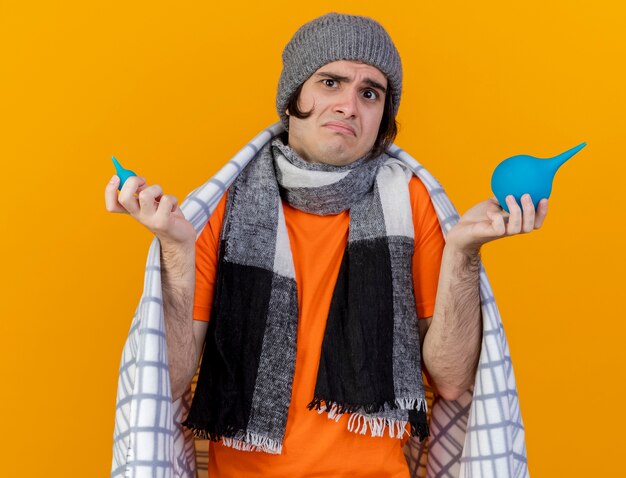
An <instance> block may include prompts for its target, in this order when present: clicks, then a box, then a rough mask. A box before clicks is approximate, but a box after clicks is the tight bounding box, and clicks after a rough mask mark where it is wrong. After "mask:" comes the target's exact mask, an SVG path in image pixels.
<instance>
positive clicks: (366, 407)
mask: <svg viewBox="0 0 626 478" xmlns="http://www.w3.org/2000/svg"><path fill="white" fill-rule="evenodd" d="M307 408H308V409H309V410H313V409H315V410H317V411H318V413H323V412H328V415H329V416H328V418H335V416H336V415H343V414H344V413H361V414H365V415H373V414H376V413H379V412H381V411H385V410H397V409H400V410H423V411H424V412H426V411H427V410H428V409H427V404H426V400H425V399H424V398H396V399H395V400H393V401H389V400H388V401H385V402H381V403H367V404H361V405H356V404H348V403H341V402H336V401H334V400H326V399H323V398H317V397H316V398H314V399H313V400H311V402H310V403H309V404H308V405H307Z"/></svg>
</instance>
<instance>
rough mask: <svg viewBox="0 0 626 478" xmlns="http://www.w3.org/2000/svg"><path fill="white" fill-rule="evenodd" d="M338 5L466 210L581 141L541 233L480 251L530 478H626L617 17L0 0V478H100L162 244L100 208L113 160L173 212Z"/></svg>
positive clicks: (414, 148)
mask: <svg viewBox="0 0 626 478" xmlns="http://www.w3.org/2000/svg"><path fill="white" fill-rule="evenodd" d="M327 11H341V12H346V13H357V14H365V15H369V16H372V17H375V18H376V19H378V20H379V21H380V22H381V23H383V25H385V26H386V27H387V29H388V31H389V32H390V34H391V36H392V37H393V38H394V40H395V42H396V45H397V47H398V49H399V51H400V53H401V55H402V59H403V65H404V72H405V79H404V94H403V99H402V105H401V107H400V113H399V118H398V119H399V122H400V124H401V130H400V134H399V136H398V139H397V143H398V144H399V145H401V146H402V147H404V148H405V149H407V150H408V151H409V152H410V153H411V154H413V155H414V156H415V157H417V158H418V159H419V160H420V161H421V162H422V163H423V164H424V165H425V166H426V167H427V168H428V169H429V170H430V171H431V172H432V173H433V174H435V176H436V177H437V178H438V179H439V180H440V181H441V182H442V184H443V185H444V187H445V188H446V190H447V192H448V194H449V196H450V197H451V199H452V200H453V201H454V202H455V204H456V206H457V208H458V209H459V210H460V211H461V212H463V211H465V210H466V209H468V208H469V207H470V206H471V205H473V204H475V203H477V202H479V201H481V200H483V199H486V198H487V197H489V196H490V194H491V193H490V190H489V182H490V177H491V172H492V171H493V168H494V167H495V166H496V165H497V164H498V163H499V162H500V161H501V160H502V159H504V158H506V157H508V156H512V155H514V154H520V153H526V154H531V155H535V156H539V157H547V156H552V155H554V154H557V153H559V152H561V151H564V150H565V149H568V148H570V147H572V146H574V145H576V144H578V143H580V142H582V141H587V143H588V146H587V148H585V149H584V150H583V151H582V152H581V153H579V154H578V155H577V156H576V157H574V158H573V159H572V160H571V161H570V162H568V163H567V164H566V165H565V166H563V167H562V168H561V170H560V171H559V173H558V175H557V177H556V181H555V187H554V190H553V196H552V199H551V204H550V213H549V215H548V219H547V222H546V224H545V226H544V228H542V229H541V230H539V231H537V232H535V233H533V234H531V235H527V236H520V237H515V238H510V239H507V240H501V241H499V242H496V243H492V244H489V245H487V246H486V247H485V248H484V249H483V256H484V262H485V265H486V268H487V271H488V273H489V277H490V279H491V281H492V283H493V287H494V291H495V294H496V298H497V300H498V304H499V307H500V311H501V313H502V316H503V318H504V323H505V327H506V331H507V336H508V339H509V342H510V347H511V353H512V356H513V362H514V367H515V372H516V377H517V381H518V388H519V393H520V397H521V406H522V413H523V417H524V422H525V425H526V430H527V446H528V456H529V463H530V471H531V473H532V475H533V476H535V477H551V476H568V477H579V476H580V477H582V476H615V475H616V474H619V473H620V472H621V470H622V467H623V465H622V460H621V457H622V456H623V451H622V448H623V444H624V439H623V430H624V429H625V427H626V421H625V418H624V416H625V414H624V410H623V404H622V402H623V394H624V391H625V390H624V388H625V387H624V376H625V374H624V369H623V367H624V364H625V360H624V350H625V349H626V346H625V344H624V337H625V335H626V327H625V326H624V322H623V319H624V312H623V306H622V304H621V303H620V304H619V305H618V301H620V302H621V301H622V295H623V292H624V272H623V271H624V268H625V266H626V260H625V259H626V257H625V253H624V243H625V241H624V239H625V236H626V234H625V227H624V221H623V219H622V218H621V214H622V212H623V201H622V196H623V195H622V194H620V192H621V191H623V189H624V188H623V187H621V184H622V181H623V177H624V175H625V173H626V168H625V166H624V162H625V160H626V154H625V152H626V151H625V149H626V148H625V147H624V134H623V133H624V130H625V128H624V126H626V124H625V123H626V122H625V121H624V114H625V111H626V93H625V88H624V84H626V74H625V67H624V64H625V59H626V56H625V53H626V52H625V50H626V7H624V6H623V4H622V3H621V2H617V1H615V2H607V1H604V2H603V1H597V0H596V1H593V2H592V1H573V0H568V1H565V0H558V1H551V2H546V1H545V0H541V1H540V0H526V1H524V2H501V1H484V2H480V1H479V2H437V3H435V2H426V1H421V2H409V1H405V2H392V1H386V2H379V3H372V6H367V4H366V3H364V2H363V1H334V2H326V1H318V2H309V3H308V4H306V5H300V4H298V5H297V6H296V3H294V2H293V0H291V1H273V2H267V3H256V2H255V3H250V4H244V3H241V2H220V3H219V4H217V5H209V4H207V2H178V3H175V2H161V1H157V2H155V1H153V2H121V1H107V2H78V1H74V2H71V1H59V2H31V1H24V0H21V1H9V0H0V94H1V95H2V98H1V100H2V101H1V102H0V112H1V115H0V122H1V123H0V138H1V141H0V146H1V148H2V153H3V158H2V169H3V178H4V181H3V191H4V193H3V201H2V202H3V204H4V206H3V207H2V211H3V213H2V214H1V215H0V218H1V221H2V222H1V226H2V229H1V231H2V232H1V237H0V251H1V252H2V262H1V269H0V271H1V274H0V294H1V300H0V318H1V319H0V327H1V329H0V341H1V344H0V364H1V367H2V369H1V377H2V382H1V383H2V402H1V403H2V405H1V409H2V415H3V417H2V429H3V434H2V438H0V440H1V442H2V443H1V446H0V450H1V451H0V453H1V456H2V464H1V465H0V466H1V468H0V470H1V472H0V474H2V475H3V476H20V477H24V476H40V475H45V476H47V477H56V476H59V477H60V476H63V477H67V476H89V477H91V476H94V477H95V476H107V474H108V470H109V466H110V460H111V443H112V431H113V414H114V404H115V394H116V381H117V369H118V365H119V359H120V353H121V349H122V346H123V343H124V340H125V338H126V334H127V331H128V328H129V324H130V319H131V317H132V315H133V312H134V310H135V307H136V305H137V302H138V300H139V297H140V295H141V291H142V279H143V267H144V264H145V259H146V253H147V250H148V246H149V244H150V241H151V236H150V234H149V232H148V231H147V230H145V229H143V228H142V227H141V226H140V225H138V224H136V223H134V221H133V220H132V219H130V218H129V217H122V216H119V215H112V214H108V213H107V212H106V211H105V208H104V199H103V190H104V186H105V185H106V183H107V181H108V180H109V178H110V177H111V175H112V174H113V172H114V171H113V167H112V164H111V159H110V158H111V155H116V156H117V157H118V158H119V159H120V161H121V162H122V164H124V165H125V166H127V167H129V168H131V169H133V170H135V171H137V172H138V173H140V174H141V175H144V176H146V177H147V178H148V181H149V182H158V183H159V184H161V185H162V186H163V187H164V189H165V190H166V191H167V192H169V193H172V194H175V195H177V196H178V197H179V198H180V199H182V198H183V197H184V196H185V195H186V194H187V193H188V192H189V191H191V190H192V189H193V188H195V187H196V186H198V185H199V184H201V183H203V182H204V181H205V180H206V179H207V178H208V177H210V176H211V175H212V174H213V173H214V172H215V171H216V170H217V169H218V168H219V166H220V165H222V164H223V163H224V162H225V161H226V160H227V159H228V158H229V157H230V156H231V155H232V154H233V153H234V152H236V151H237V150H238V149H239V148H240V147H241V146H243V145H244V144H245V142H246V141H247V140H249V139H250V138H251V137H252V136H253V135H254V134H256V133H257V132H258V131H259V130H261V129H262V128H264V127H265V126H267V125H268V124H270V123H272V122H274V121H275V120H276V113H275V110H274V95H275V89H276V83H277V80H278V75H279V72H280V52H281V51H282V47H283V46H284V44H285V43H286V42H287V41H288V40H289V38H290V36H291V35H292V33H293V32H294V31H295V30H296V28H297V27H298V26H300V25H301V24H302V23H304V22H306V21H308V20H310V19H312V18H314V17H316V16H318V15H320V14H323V13H325V12H327ZM620 316H621V317H622V319H620V318H619V317H620Z"/></svg>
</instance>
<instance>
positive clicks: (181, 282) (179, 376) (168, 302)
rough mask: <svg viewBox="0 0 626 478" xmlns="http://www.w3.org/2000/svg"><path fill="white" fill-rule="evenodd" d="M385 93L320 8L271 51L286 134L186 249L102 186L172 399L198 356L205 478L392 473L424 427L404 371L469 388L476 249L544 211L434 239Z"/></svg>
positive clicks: (360, 41)
mask: <svg viewBox="0 0 626 478" xmlns="http://www.w3.org/2000/svg"><path fill="white" fill-rule="evenodd" d="M401 89H402V70H401V62H400V57H399V55H398V52H397V50H396V48H395V46H394V45H393V42H392V41H391V39H390V38H389V36H388V34H387V33H386V32H385V30H384V29H383V28H382V27H381V26H380V25H379V24H378V23H376V22H375V21H373V20H371V19H369V18H365V17H356V16H349V15H338V14H328V15H325V16H323V17H320V18H318V19H315V20H313V21H311V22H309V23H307V24H306V25H304V26H303V27H301V28H300V29H299V30H298V31H297V32H296V34H295V35H294V37H293V38H292V39H291V40H290V42H289V43H288V44H287V46H286V47H285V50H284V52H283V71H282V74H281V78H280V82H279V86H278V94H277V111H278V114H279V116H280V118H281V120H282V122H283V124H284V126H285V128H286V130H287V131H286V133H285V134H284V135H281V136H278V137H276V138H274V140H273V141H271V142H270V143H268V145H267V146H266V147H264V148H263V149H261V150H260V151H259V152H258V154H257V156H256V158H255V159H254V160H253V161H252V162H251V163H250V165H249V166H248V167H247V168H246V169H245V170H244V171H243V172H242V173H241V174H240V175H239V176H238V178H237V179H236V180H235V182H234V183H233V185H232V186H231V188H230V189H229V191H228V193H227V195H225V196H224V198H223V199H222V201H221V202H220V204H219V205H218V207H217V209H216V211H215V212H214V214H213V216H212V217H211V219H210V221H209V223H208V224H207V225H206V226H205V228H204V230H203V231H202V233H201V234H200V236H199V237H198V238H197V240H196V234H195V231H194V228H193V226H192V225H191V224H190V223H189V222H188V221H187V220H186V219H185V218H184V216H183V215H182V213H181V211H180V209H178V207H177V200H176V198H174V197H173V196H170V195H165V194H163V191H162V189H161V188H160V187H159V186H158V185H152V186H148V185H147V183H146V181H145V179H143V178H138V177H135V178H130V179H129V180H128V181H127V182H126V183H125V185H124V186H123V188H122V190H121V192H120V194H119V197H118V195H117V193H116V188H117V185H118V181H119V178H117V177H114V178H113V179H112V180H111V182H110V183H109V185H107V187H106V191H105V198H106V204H107V209H108V210H109V211H111V212H123V213H129V214H131V215H132V216H133V217H135V218H136V219H137V220H138V221H139V222H140V223H142V224H143V225H144V226H146V227H148V228H149V229H150V230H151V231H152V232H153V233H154V234H155V235H156V236H157V237H158V238H159V241H160V243H161V251H162V257H161V263H162V278H163V299H164V301H163V302H164V303H163V307H164V313H165V322H166V336H167V348H168V357H169V367H170V377H171V385H172V392H173V396H174V398H175V399H176V398H178V397H180V396H181V395H182V394H183V393H184V392H185V390H186V389H187V388H188V386H189V383H190V381H191V379H192V377H193V375H194V372H195V370H196V366H197V363H198V360H199V357H200V355H201V353H202V350H203V347H204V354H203V360H202V364H201V370H200V376H199V382H198V387H197V389H196V394H195V397H194V402H193V404H192V408H191V411H190V413H189V417H188V418H187V421H186V425H187V426H189V427H190V428H193V429H194V430H195V431H196V432H197V433H199V434H201V435H204V436H209V437H211V438H213V439H220V441H219V442H218V443H216V444H215V445H214V446H211V448H210V460H209V472H210V476H218V477H219V476H224V477H225V476H246V477H256V476H258V477H261V476H285V477H287V476H289V477H294V476H376V477H381V476H389V477H399V476H406V475H407V464H406V461H405V459H404V456H403V454H402V451H401V446H400V443H401V441H400V440H399V438H402V437H403V436H404V435H405V431H409V432H410V434H411V435H415V436H419V437H420V438H423V437H424V436H425V435H427V433H428V431H427V425H426V416H425V401H424V391H423V385H422V382H421V368H420V363H423V365H424V368H425V372H426V373H427V374H428V377H429V379H430V382H431V384H432V385H433V387H434V388H435V389H436V390H437V392H438V393H439V394H440V395H441V396H442V397H443V398H445V399H454V398H456V397H458V396H459V395H460V394H461V393H462V392H464V391H465V390H467V389H469V388H470V387H471V386H472V384H473V379H474V374H475V371H476V364H477V361H478V356H479V352H480V340H481V315H480V301H479V284H478V279H479V250H480V247H481V246H482V244H484V243H486V242H489V241H491V240H494V239H497V238H501V237H505V236H510V235H514V234H519V233H526V232H530V231H532V230H533V229H537V228H539V227H540V226H541V225H542V223H543V221H544V219H545V216H546V213H547V200H543V201H542V202H541V203H540V204H539V207H538V210H537V211H535V210H534V207H533V204H532V201H531V199H530V198H529V197H524V198H523V199H522V209H520V207H519V206H518V205H517V203H516V202H515V200H514V199H513V198H511V197H510V198H508V199H507V204H508V206H509V210H510V211H511V212H510V215H509V214H505V213H504V212H503V211H502V210H501V208H500V207H499V206H498V204H497V201H496V200H495V198H491V199H488V200H486V201H483V202H481V203H479V204H478V205H476V206H474V207H473V208H471V209H470V210H469V211H468V212H466V213H465V214H464V215H463V216H462V217H461V219H460V221H459V222H458V223H457V224H456V225H455V226H454V227H453V229H452V230H451V231H450V232H449V233H448V235H447V240H446V241H445V243H444V240H443V236H442V234H441V230H440V227H439V224H438V221H437V216H436V214H435V212H434V209H433V206H432V204H431V202H430V198H429V195H428V193H427V191H426V190H425V188H424V186H423V185H422V184H421V182H420V181H419V180H418V179H417V178H416V177H413V176H412V174H411V173H410V172H409V171H408V170H407V168H406V167H404V166H403V165H402V164H401V163H400V162H399V161H397V160H394V159H392V158H389V157H388V156H386V155H385V154H384V151H385V149H386V147H387V146H389V145H390V144H391V143H392V141H393V139H394V137H395V133H396V127H395V116H396V113H397V110H398V107H399V102H400V96H401ZM157 200H158V201H157ZM209 318H210V320H209ZM418 319H419V320H418ZM205 344H206V345H205ZM420 344H421V350H420ZM316 411H318V412H319V413H315V412H316ZM344 415H345V416H344ZM329 418H330V420H329ZM336 422H337V423H336ZM251 451H253V452H252V453H251Z"/></svg>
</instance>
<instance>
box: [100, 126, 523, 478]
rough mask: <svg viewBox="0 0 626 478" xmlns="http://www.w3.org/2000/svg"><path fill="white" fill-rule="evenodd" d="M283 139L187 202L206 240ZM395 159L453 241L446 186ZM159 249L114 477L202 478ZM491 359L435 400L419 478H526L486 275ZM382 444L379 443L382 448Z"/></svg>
mask: <svg viewBox="0 0 626 478" xmlns="http://www.w3.org/2000/svg"><path fill="white" fill-rule="evenodd" d="M282 131H283V126H282V125H281V124H280V123H276V124H274V125H272V126H271V127H269V128H267V129H265V130H264V131H262V132H261V133H260V134H258V135H257V136H256V137H255V138H254V139H253V140H252V141H250V142H249V143H248V144H247V145H246V146H245V147H244V148H242V149H241V150H240V151H239V152H238V153H237V154H236V155H235V156H234V157H233V158H232V159H231V160H230V161H229V162H228V163H226V164H225V165H224V167H223V168H222V169H221V170H220V171H219V172H218V173H217V174H216V175H215V176H213V178H211V179H210V180H209V181H207V182H206V183H204V184H203V185H202V186H200V187H199V188H197V189H195V190H194V191H192V192H191V194H189V196H187V198H186V199H185V201H184V202H183V203H182V205H181V209H182V211H183V213H184V215H185V217H186V218H187V219H188V220H189V221H190V222H191V223H192V224H193V226H194V227H195V229H196V233H197V234H200V232H201V231H202V229H203V228H204V226H205V224H206V223H207V221H208V220H209V218H210V217H211V214H212V212H213V210H214V209H215V207H216V206H217V204H218V202H219V200H220V198H221V197H222V195H223V194H224V193H225V192H226V190H227V189H228V187H229V186H230V184H231V183H232V182H233V180H234V179H235V177H236V176H237V175H238V174H239V173H240V172H241V170H242V169H243V168H244V167H245V165H246V164H247V163H248V162H249V161H250V160H251V159H252V158H253V157H254V156H255V155H256V153H257V152H258V151H259V149H260V148H261V147H262V146H263V145H264V144H265V143H267V142H268V141H270V140H271V139H272V138H273V137H274V136H276V135H277V134H279V133H281V132H282ZM387 153H388V154H389V155H390V156H393V157H395V158H398V159H400V160H402V161H403V162H404V163H405V164H407V165H408V166H409V167H410V168H411V169H412V171H413V172H414V173H415V175H416V176H417V177H418V178H419V179H420V180H421V181H422V182H423V183H424V185H425V186H426V188H427V189H428V192H429V194H430V198H431V201H432V202H433V205H434V207H435V211H436V212H437V216H438V217H439V223H440V225H441V229H442V231H443V234H444V236H445V235H446V234H447V233H448V231H449V230H450V229H451V228H452V226H454V225H455V224H456V223H457V221H458V220H459V215H458V213H457V211H456V209H455V208H454V206H453V205H452V203H451V202H450V200H449V199H448V197H447V196H446V194H445V192H444V190H443V188H442V187H441V185H440V184H439V182H438V181H437V180H436V179H435V178H434V177H433V176H432V175H431V174H430V173H429V172H428V171H426V169H425V168H424V167H423V166H422V165H421V164H419V163H418V162H417V161H416V160H415V159H414V158H412V157H411V156H410V155H409V154H407V153H406V152H405V151H403V150H402V149H400V148H398V147H397V146H395V145H394V146H392V147H391V148H390V149H389V150H388V151H387ZM160 265H161V264H160V245H159V241H158V239H156V238H155V239H154V241H153V242H152V244H151V246H150V250H149V252H148V259H147V263H146V270H145V275H144V290H143V294H142V297H141V299H140V301H139V305H138V307H137V310H136V311H135V315H134V317H133V321H132V323H131V327H130V331H129V335H128V339H127V341H126V344H125V346H124V349H123V352H122V360H121V365H120V373H119V381H118V391H117V404H116V411H115V431H114V437H113V463H112V469H111V476H112V477H125V478H144V477H145V478H148V477H149V478H154V477H159V478H174V477H180V478H192V477H195V476H196V462H195V452H194V443H193V436H192V434H191V431H190V430H187V429H186V428H184V427H183V426H182V425H181V422H182V421H183V420H184V418H185V417H186V415H187V412H188V410H189V403H190V398H191V392H190V391H189V392H187V394H186V395H185V396H183V397H182V398H181V399H179V400H177V401H176V402H173V403H172V396H171V390H170V381H169V371H168V365H167V364H168V362H167V348H166V343H165V325H164V323H163V304H162V290H161V275H160ZM480 297H481V310H482V316H483V339H482V350H481V354H480V361H479V365H478V371H477V374H476V382H475V386H474V390H473V392H466V393H465V394H464V395H463V396H461V397H460V398H459V399H458V400H456V401H446V400H442V399H441V398H440V397H437V398H435V400H434V402H433V405H432V410H431V421H430V430H431V435H430V438H429V439H428V440H427V441H426V443H425V444H423V445H419V447H418V448H417V450H416V453H415V454H414V459H415V463H416V464H415V469H414V470H413V476H420V477H429V478H435V477H437V478H439V477H461V478H470V477H481V478H486V477H494V478H509V477H511V478H513V477H527V476H528V467H527V461H526V444H525V440H524V426H523V424H522V417H521V414H520V409H519V402H518V396H517V390H516V386H515V377H514V375H513V367H512V363H511V357H510V354H509V348H508V344H507V340H506V337H505V335H504V329H503V326H502V321H501V319H500V314H499V312H498V308H497V306H496V303H495V300H494V297H493V293H492V290H491V286H490V284H489V281H488V280H487V275H486V273H485V270H484V268H483V267H482V266H481V271H480ZM373 439H375V438H373Z"/></svg>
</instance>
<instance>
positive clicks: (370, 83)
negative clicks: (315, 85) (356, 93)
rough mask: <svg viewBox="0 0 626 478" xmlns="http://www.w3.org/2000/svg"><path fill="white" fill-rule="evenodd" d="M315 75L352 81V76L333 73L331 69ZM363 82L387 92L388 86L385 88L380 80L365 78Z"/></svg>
mask: <svg viewBox="0 0 626 478" xmlns="http://www.w3.org/2000/svg"><path fill="white" fill-rule="evenodd" d="M315 75H316V76H321V77H322V78H330V79H331V80H335V81H344V82H348V81H350V78H348V77H347V76H341V75H338V74H337V73H331V72H329V71H320V72H319V73H316V74H315ZM363 82H364V83H365V84H367V85H368V86H371V87H372V88H376V89H377V90H380V91H382V92H383V94H385V93H387V88H385V87H384V86H383V85H381V84H380V83H379V82H378V81H376V80H373V79H372V78H365V80H363Z"/></svg>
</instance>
